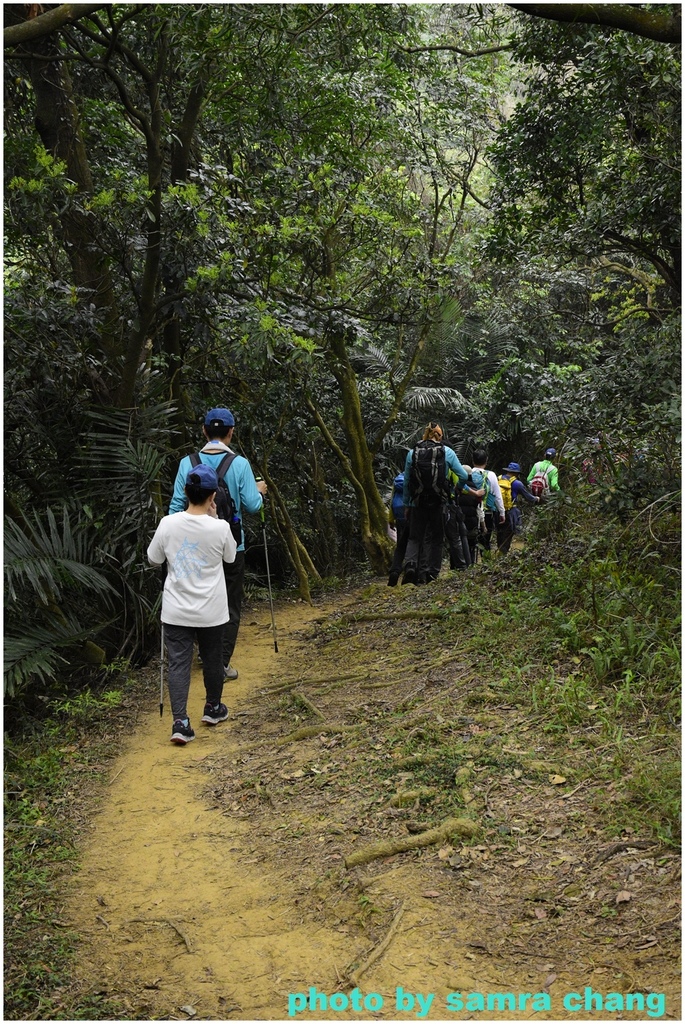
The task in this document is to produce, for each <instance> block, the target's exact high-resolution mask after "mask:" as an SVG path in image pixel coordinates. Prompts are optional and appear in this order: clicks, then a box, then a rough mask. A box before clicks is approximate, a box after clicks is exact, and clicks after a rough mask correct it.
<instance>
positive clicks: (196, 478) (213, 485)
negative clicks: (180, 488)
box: [186, 462, 219, 491]
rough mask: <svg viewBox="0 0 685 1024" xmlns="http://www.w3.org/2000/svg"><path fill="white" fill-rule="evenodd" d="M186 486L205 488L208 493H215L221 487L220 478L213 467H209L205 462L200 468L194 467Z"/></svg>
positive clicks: (187, 478)
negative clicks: (192, 485)
mask: <svg viewBox="0 0 685 1024" xmlns="http://www.w3.org/2000/svg"><path fill="white" fill-rule="evenodd" d="M186 484H194V485H195V486H196V487H204V489H205V490H206V491H215V490H216V489H217V487H218V486H219V478H218V476H217V475H216V470H215V469H213V468H212V466H207V465H206V464H205V463H204V462H201V463H200V465H199V466H193V467H192V469H191V470H190V472H189V473H188V476H187V477H186Z"/></svg>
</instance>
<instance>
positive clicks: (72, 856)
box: [4, 680, 143, 1020]
mask: <svg viewBox="0 0 685 1024" xmlns="http://www.w3.org/2000/svg"><path fill="white" fill-rule="evenodd" d="M109 685H110V686H111V680H110V681H109ZM134 685H137V684H134ZM140 685H143V683H142V681H141V682H140ZM137 706H138V702H137V700H136V699H135V695H134V693H132V692H131V691H130V689H128V686H127V692H126V693H124V692H122V691H120V690H114V689H109V690H108V691H106V692H104V693H101V694H99V695H98V694H93V693H92V692H90V691H86V692H84V693H81V694H77V695H74V696H71V697H69V698H64V699H60V700H55V701H52V702H50V704H49V705H48V710H47V715H45V714H43V716H42V717H41V718H40V719H39V720H25V721H24V722H22V723H21V727H19V726H16V727H15V730H14V732H13V733H12V734H11V735H8V734H5V737H4V750H5V795H4V827H5V880H4V881H5V884H4V951H5V978H4V981H5V988H4V1016H5V1019H6V1020H117V1019H119V1020H121V1019H125V1016H124V1012H123V1010H122V1007H121V1006H120V1005H119V1004H118V1003H117V1002H116V1001H112V1000H110V999H107V998H105V997H102V996H100V995H96V994H90V995H87V996H81V995H80V994H79V993H76V992H74V991H73V990H72V988H71V967H72V964H73V962H74V958H75V956H76V955H77V951H78V941H79V936H78V935H77V934H76V933H75V932H73V931H72V930H71V929H70V928H69V927H68V923H67V922H65V921H64V920H63V919H62V918H61V916H60V915H61V912H62V893H63V891H64V886H65V884H66V883H67V880H68V879H69V878H70V877H71V875H72V874H73V872H74V871H76V870H77V868H78V852H77V849H78V839H79V835H80V830H81V827H82V826H81V819H80V811H81V809H82V807H83V805H84V803H86V802H89V801H91V800H92V799H93V796H94V793H95V790H96V787H97V786H98V785H99V784H101V783H102V781H103V779H104V778H105V777H106V774H107V769H108V766H109V762H110V761H111V759H112V756H113V754H112V750H113V748H114V749H116V744H112V737H113V736H114V735H116V734H117V732H118V731H119V730H121V729H122V728H123V727H124V726H125V725H126V724H128V723H130V721H131V719H132V717H133V715H134V712H135V710H136V707H137Z"/></svg>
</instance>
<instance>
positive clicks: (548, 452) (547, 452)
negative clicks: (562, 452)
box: [545, 448, 557, 459]
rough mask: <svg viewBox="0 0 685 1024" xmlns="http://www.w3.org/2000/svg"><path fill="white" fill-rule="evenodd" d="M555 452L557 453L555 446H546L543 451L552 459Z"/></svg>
mask: <svg viewBox="0 0 685 1024" xmlns="http://www.w3.org/2000/svg"><path fill="white" fill-rule="evenodd" d="M556 454H557V450H556V448H548V449H547V451H546V452H545V455H548V456H549V457H550V459H553V458H554V456H555V455H556Z"/></svg>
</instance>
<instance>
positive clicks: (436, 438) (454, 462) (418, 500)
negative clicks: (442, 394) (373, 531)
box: [402, 421, 485, 583]
mask: <svg viewBox="0 0 685 1024" xmlns="http://www.w3.org/2000/svg"><path fill="white" fill-rule="evenodd" d="M443 436H444V435H443V430H442V427H441V426H440V424H439V423H434V422H432V421H431V422H430V423H429V424H428V426H427V427H426V429H425V430H424V432H423V438H422V441H421V442H420V443H419V445H417V446H416V447H415V448H413V449H410V451H409V452H407V458H406V461H405V464H404V488H403V495H402V497H403V501H404V504H405V507H406V508H407V509H408V510H409V511H408V517H409V539H408V541H407V550H406V553H405V559H404V575H403V577H402V583H424V582H430V580H433V579H435V578H436V576H437V574H438V572H439V567H440V564H441V562H442V549H443V542H444V537H445V533H444V519H443V506H444V504H445V502H446V500H447V497H448V473H449V471H450V469H451V470H452V472H453V473H454V474H455V476H456V477H457V478H458V480H459V482H460V485H461V486H462V487H463V488H464V490H466V491H467V492H468V491H469V490H472V488H470V487H469V486H468V484H467V483H466V481H467V479H468V473H467V472H466V470H465V469H464V467H463V466H462V464H461V462H460V461H459V459H458V458H457V456H456V454H455V452H454V451H453V450H452V449H451V448H449V447H448V446H447V445H446V444H444V443H443ZM426 442H428V445H429V446H430V447H432V448H433V449H440V448H442V449H444V466H445V470H444V473H445V479H444V482H443V481H440V482H439V483H440V485H441V489H440V493H438V492H435V491H429V490H428V489H426V490H425V492H424V493H417V492H416V487H415V483H416V477H415V474H413V473H412V468H413V464H414V462H415V452H416V450H417V448H421V447H423V446H424V445H425V443H426ZM442 454H443V453H442V452H440V455H441V456H442ZM484 493H485V492H484V491H481V492H480V494H481V496H482V495H483V494H484ZM422 543H423V544H424V545H425V548H426V565H427V566H428V570H427V572H426V577H425V579H424V578H422V576H421V575H420V572H419V553H420V551H421V546H422Z"/></svg>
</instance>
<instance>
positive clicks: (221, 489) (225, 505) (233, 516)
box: [190, 452, 243, 544]
mask: <svg viewBox="0 0 685 1024" xmlns="http://www.w3.org/2000/svg"><path fill="white" fill-rule="evenodd" d="M235 458H236V453H235V452H228V454H227V455H224V457H223V459H222V460H221V462H220V463H219V465H218V466H217V467H216V475H217V476H218V478H219V486H218V488H217V492H216V498H215V499H214V501H215V504H216V514H217V517H218V518H219V519H225V520H226V522H227V523H228V524H229V526H230V527H231V533H232V534H233V536H234V538H235V542H236V544H241V543H242V539H243V531H242V527H241V524H240V516H239V515H238V510H237V509H236V507H235V502H234V500H233V498H232V497H231V492H230V491H229V489H228V484H227V483H226V474H227V473H228V468H229V466H230V465H231V463H232V462H233V460H234V459H235ZM201 462H202V459H201V458H200V455H199V453H198V452H193V454H192V455H191V456H190V464H191V466H199V465H200V463H201Z"/></svg>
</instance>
